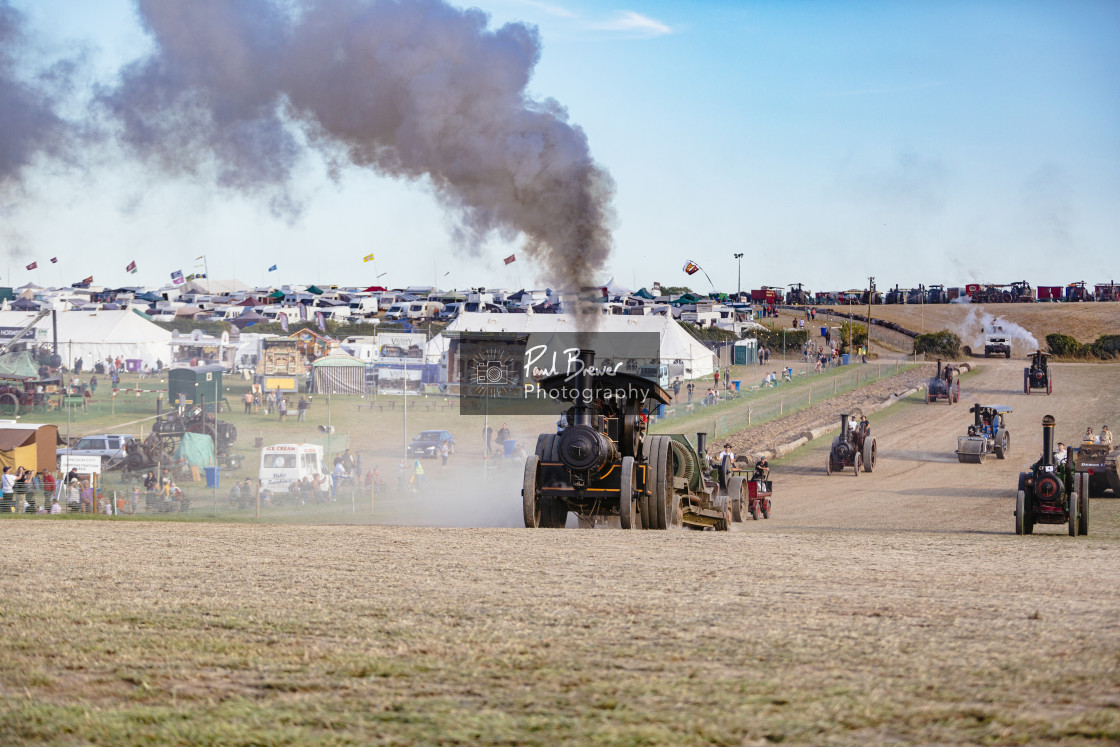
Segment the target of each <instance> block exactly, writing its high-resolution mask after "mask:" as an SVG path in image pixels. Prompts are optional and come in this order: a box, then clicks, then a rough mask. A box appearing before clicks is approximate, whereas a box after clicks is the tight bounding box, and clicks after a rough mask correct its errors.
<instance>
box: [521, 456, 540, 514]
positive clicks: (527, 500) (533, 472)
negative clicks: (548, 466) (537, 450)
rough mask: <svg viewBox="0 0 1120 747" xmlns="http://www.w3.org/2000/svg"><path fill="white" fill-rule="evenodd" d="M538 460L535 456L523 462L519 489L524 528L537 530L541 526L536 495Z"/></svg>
mask: <svg viewBox="0 0 1120 747" xmlns="http://www.w3.org/2000/svg"><path fill="white" fill-rule="evenodd" d="M539 465H540V459H539V458H538V457H537V455H536V454H534V455H533V456H531V457H529V458H528V459H526V460H525V479H524V481H523V482H522V487H521V506H522V511H523V513H524V515H525V526H526V528H528V529H537V528H538V527H540V525H541V501H540V496H539V495H538V493H537V468H538V466H539Z"/></svg>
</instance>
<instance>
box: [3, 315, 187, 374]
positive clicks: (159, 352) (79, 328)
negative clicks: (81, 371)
mask: <svg viewBox="0 0 1120 747" xmlns="http://www.w3.org/2000/svg"><path fill="white" fill-rule="evenodd" d="M56 316H57V318H58V354H59V355H60V356H62V365H64V366H66V367H67V368H69V367H71V366H72V364H73V361H76V360H77V359H78V358H81V359H82V361H83V367H84V368H85V369H90V368H92V367H93V364H94V363H95V362H97V361H103V360H105V359H106V358H114V359H115V358H117V357H120V358H121V359H122V360H130V359H135V360H140V361H141V362H142V363H147V364H148V365H150V366H154V365H155V362H156V360H157V359H158V360H162V361H163V362H164V364H165V365H166V364H168V363H169V362H170V361H171V347H170V343H171V333H170V332H169V331H167V330H166V329H163V328H162V327H160V326H158V325H156V324H152V323H151V322H150V321H148V320H147V319H145V318H144V317H142V316H140V315H139V314H137V313H135V312H133V311H127V310H119V311H117V310H112V311H60V312H57V314H56ZM34 318H35V313H34V312H26V311H0V328H8V329H10V330H11V329H14V328H19V327H23V326H24V325H26V324H27V323H28V322H30V321H31V320H32V319H34ZM34 329H35V345H36V346H40V345H44V344H47V345H49V344H50V343H51V342H52V341H53V339H54V333H53V332H52V330H51V317H50V316H49V315H48V316H46V317H44V318H43V319H40V320H39V321H38V322H37V323H36V324H35V328H34ZM7 339H10V338H7Z"/></svg>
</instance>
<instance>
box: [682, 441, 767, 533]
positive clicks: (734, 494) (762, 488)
mask: <svg viewBox="0 0 1120 747" xmlns="http://www.w3.org/2000/svg"><path fill="white" fill-rule="evenodd" d="M698 435H703V434H698ZM717 476H718V478H719V485H720V490H721V492H723V493H726V494H727V496H728V504H729V506H730V508H731V520H732V521H743V520H744V519H745V518H746V517H747V516H750V517H751V518H753V519H755V520H756V521H757V520H758V517H759V516H761V517H762V518H764V519H769V518H770V496H771V495H773V492H774V483H773V481H772V480H770V467H769V466H758V465H756V466H755V468H754V470H753V473H752V472H751V470H749V469H741V468H738V467H735V466H734V465H732V464H731V463H730V460H729V459H728V458H727V457H724V458H723V461H721V463H720V465H719V468H718V470H717Z"/></svg>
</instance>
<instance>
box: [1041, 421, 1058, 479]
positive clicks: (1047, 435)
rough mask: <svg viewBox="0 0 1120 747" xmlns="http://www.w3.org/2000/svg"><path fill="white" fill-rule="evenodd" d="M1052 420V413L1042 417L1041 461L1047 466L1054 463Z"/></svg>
mask: <svg viewBox="0 0 1120 747" xmlns="http://www.w3.org/2000/svg"><path fill="white" fill-rule="evenodd" d="M1055 422H1056V421H1055V420H1054V416H1053V415H1044V416H1043V418H1042V463H1043V464H1044V465H1046V466H1047V467H1051V466H1053V465H1054V423H1055Z"/></svg>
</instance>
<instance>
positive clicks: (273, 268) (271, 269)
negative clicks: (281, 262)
mask: <svg viewBox="0 0 1120 747" xmlns="http://www.w3.org/2000/svg"><path fill="white" fill-rule="evenodd" d="M275 270H276V265H273V266H272V267H269V268H268V271H269V272H274V271H275Z"/></svg>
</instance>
